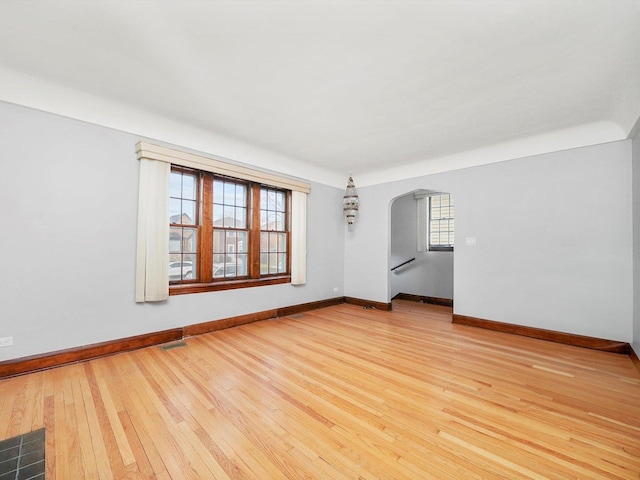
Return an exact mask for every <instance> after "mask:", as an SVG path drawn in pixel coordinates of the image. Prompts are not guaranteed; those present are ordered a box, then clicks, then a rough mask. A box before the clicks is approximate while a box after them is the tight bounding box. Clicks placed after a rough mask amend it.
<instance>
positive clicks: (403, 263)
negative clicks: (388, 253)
mask: <svg viewBox="0 0 640 480" xmlns="http://www.w3.org/2000/svg"><path fill="white" fill-rule="evenodd" d="M415 259H416V257H413V258H411V259H409V260H407V261H406V262H402V263H401V264H400V265H396V266H395V267H393V268H392V269H391V271H392V272H393V271H394V270H396V269H397V268H400V267H402V266H404V265H406V264H407V263H411V262H413V261H414V260H415Z"/></svg>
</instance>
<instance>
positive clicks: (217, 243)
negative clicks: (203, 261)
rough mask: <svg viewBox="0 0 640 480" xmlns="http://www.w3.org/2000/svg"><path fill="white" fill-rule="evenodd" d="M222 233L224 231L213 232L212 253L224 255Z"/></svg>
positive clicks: (223, 235)
mask: <svg viewBox="0 0 640 480" xmlns="http://www.w3.org/2000/svg"><path fill="white" fill-rule="evenodd" d="M224 233H225V232H224V230H214V231H213V253H225V252H226V251H227V250H226V248H225V241H224V237H225V234H224Z"/></svg>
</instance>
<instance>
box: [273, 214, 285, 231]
mask: <svg viewBox="0 0 640 480" xmlns="http://www.w3.org/2000/svg"><path fill="white" fill-rule="evenodd" d="M275 220H276V223H275V229H276V230H280V231H282V230H284V215H283V213H282V212H277V213H276V214H275Z"/></svg>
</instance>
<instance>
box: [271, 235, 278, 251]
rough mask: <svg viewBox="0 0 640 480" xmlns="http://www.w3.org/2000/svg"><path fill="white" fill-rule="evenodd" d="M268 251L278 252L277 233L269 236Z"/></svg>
mask: <svg viewBox="0 0 640 480" xmlns="http://www.w3.org/2000/svg"><path fill="white" fill-rule="evenodd" d="M269 251H270V252H277V251H278V234H277V233H270V234H269Z"/></svg>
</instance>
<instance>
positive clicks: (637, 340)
mask: <svg viewBox="0 0 640 480" xmlns="http://www.w3.org/2000/svg"><path fill="white" fill-rule="evenodd" d="M632 148H633V299H634V301H633V343H632V347H633V350H634V351H635V352H636V355H638V356H639V357H640V132H638V133H637V134H636V136H635V137H634V139H633V143H632Z"/></svg>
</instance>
